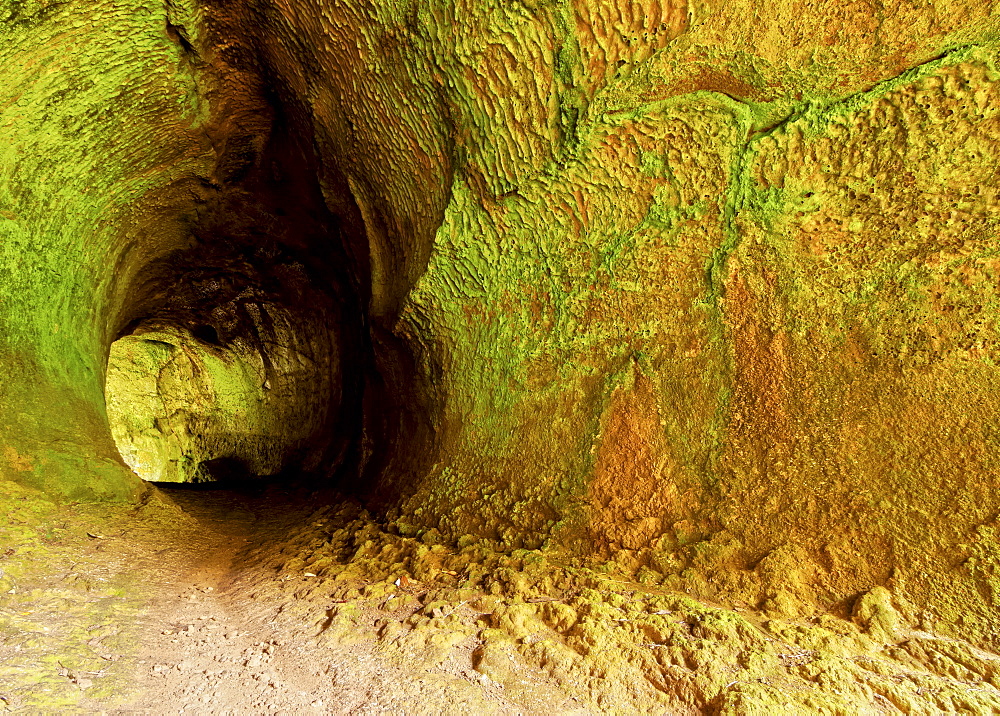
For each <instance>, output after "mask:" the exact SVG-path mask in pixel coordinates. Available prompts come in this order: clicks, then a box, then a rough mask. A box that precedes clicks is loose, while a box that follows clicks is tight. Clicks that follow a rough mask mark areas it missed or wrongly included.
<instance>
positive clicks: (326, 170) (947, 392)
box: [0, 0, 1000, 645]
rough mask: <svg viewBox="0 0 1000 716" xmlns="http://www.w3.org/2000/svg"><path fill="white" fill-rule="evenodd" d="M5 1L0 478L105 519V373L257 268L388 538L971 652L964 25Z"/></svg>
mask: <svg viewBox="0 0 1000 716" xmlns="http://www.w3.org/2000/svg"><path fill="white" fill-rule="evenodd" d="M11 7H13V8H14V9H13V10H12V11H11V14H10V17H9V18H8V19H6V20H5V21H4V24H3V33H4V38H5V43H4V45H3V49H2V50H0V66H2V67H4V68H5V69H4V70H3V76H4V78H5V82H4V84H3V86H2V89H0V92H2V94H0V131H2V135H0V136H2V137H3V138H4V139H6V138H7V137H10V140H11V141H9V142H4V144H3V145H2V146H0V177H2V181H0V192H3V194H0V211H2V212H3V213H2V214H0V216H2V217H3V218H2V221H3V222H4V223H3V224H2V227H3V228H2V230H3V231H5V232H6V233H5V234H4V238H3V241H2V246H0V272H2V273H0V282H2V283H0V285H2V286H3V295H4V299H3V301H4V303H3V304H2V309H0V311H2V312H0V320H2V324H3V331H2V334H0V356H2V359H3V361H4V364H5V365H9V366H11V370H10V371H9V375H10V377H5V378H4V379H3V382H2V383H0V391H2V393H0V401H2V402H0V424H2V425H3V429H4V438H3V442H4V459H5V461H6V462H5V467H4V471H5V474H8V475H9V476H12V477H15V478H19V479H22V480H26V481H29V482H32V483H34V484H38V485H42V486H45V487H47V488H48V489H50V490H52V491H55V492H62V493H68V494H71V495H82V494H89V493H98V494H104V495H123V494H126V493H127V492H128V491H129V490H130V489H132V488H133V487H134V481H130V480H129V476H128V473H127V472H126V471H125V470H124V468H123V467H122V466H121V464H120V461H118V460H116V459H115V458H114V457H113V448H112V444H111V439H110V432H109V429H108V425H107V420H106V416H105V412H104V404H103V400H102V394H101V389H102V384H103V373H104V370H103V366H104V358H105V356H106V355H107V352H108V349H109V346H110V345H111V343H112V341H113V340H114V339H115V338H117V337H119V336H120V335H122V334H124V333H128V332H130V331H131V330H133V329H134V328H135V327H136V325H137V324H136V322H137V321H139V322H140V324H141V321H143V320H146V319H149V318H156V319H157V320H159V321H161V322H164V323H167V324H173V325H175V326H179V327H182V328H185V329H186V330H192V329H193V328H195V327H197V326H198V325H202V324H204V323H206V322H207V323H209V324H210V325H213V326H214V325H215V324H214V323H212V321H210V320H209V318H211V310H212V307H213V306H215V305H217V304H220V303H224V302H225V300H229V299H228V298H227V296H228V294H225V292H223V293H219V291H218V289H217V288H212V285H214V284H212V285H210V282H208V283H205V282H202V283H198V284H197V286H198V288H197V290H192V291H191V292H189V293H186V292H185V291H187V290H188V289H185V288H184V287H185V286H188V287H190V286H191V285H193V284H192V283H191V276H192V271H193V270H194V269H193V268H192V267H202V268H204V267H205V266H208V269H209V272H210V273H211V271H215V272H217V273H218V274H219V275H221V276H225V275H228V274H230V273H231V272H232V267H233V265H234V262H238V261H241V260H247V261H251V259H252V262H254V264H253V265H254V266H256V267H257V268H256V269H254V272H251V273H252V275H250V274H247V275H248V276H250V278H249V279H247V280H248V281H249V283H250V284H254V283H259V282H261V281H265V278H266V281H273V283H274V288H273V290H272V291H271V293H269V295H273V296H276V297H277V298H276V299H275V300H276V301H277V302H278V303H279V305H280V306H281V307H282V310H285V311H288V312H289V315H291V316H293V318H291V319H289V320H290V324H289V325H296V326H297V327H296V329H295V330H296V331H299V334H298V337H297V338H295V339H294V340H297V341H300V342H301V343H302V344H308V345H320V346H326V345H329V346H330V347H329V348H328V349H327V348H324V349H323V353H322V355H324V356H326V358H324V359H323V360H324V362H323V364H322V365H321V366H320V367H319V368H318V371H319V374H320V375H323V376H326V377H324V378H323V380H324V381H326V383H327V384H329V385H330V386H331V388H330V391H329V394H327V395H326V398H327V402H326V407H325V408H324V409H325V410H327V411H328V413H329V414H328V416H327V417H324V418H321V419H319V420H318V422H317V423H316V425H317V427H316V429H315V430H314V431H312V433H311V438H310V439H312V440H316V441H317V442H316V443H315V444H316V445H317V446H318V447H317V451H318V453H317V454H318V455H319V457H317V458H315V459H311V460H312V461H311V462H310V459H306V458H301V459H302V460H303V461H304V464H306V466H307V467H315V468H316V469H317V470H318V471H320V472H323V471H324V470H325V471H326V472H327V473H329V472H332V471H333V470H334V469H335V468H336V466H337V465H341V466H342V468H343V469H342V471H341V473H340V477H341V479H342V480H343V482H344V484H346V485H347V486H349V487H350V488H352V489H355V490H360V491H364V492H366V494H367V495H368V496H369V497H371V498H372V504H373V505H378V506H380V507H381V508H384V509H386V510H388V513H389V515H390V517H391V518H393V519H394V520H395V522H394V524H396V525H397V527H398V529H399V531H401V532H403V533H404V536H410V537H412V536H419V535H422V534H425V533H426V532H427V531H428V530H437V532H438V533H440V534H441V535H443V538H444V539H446V540H451V541H457V540H459V539H460V538H463V537H464V536H465V535H473V536H474V537H476V538H485V539H489V540H494V543H495V544H496V547H497V548H498V549H501V550H510V549H516V548H536V547H540V546H543V545H544V546H548V547H551V548H553V549H561V550H563V551H564V552H567V553H570V554H591V553H595V552H596V553H598V554H601V555H602V556H604V557H606V558H613V559H615V560H616V561H617V562H618V563H619V564H621V565H623V567H624V568H627V569H629V570H631V571H633V572H636V573H637V572H639V571H640V570H646V572H648V573H649V574H651V575H654V577H651V578H655V579H656V580H659V581H661V582H662V583H663V584H665V585H667V586H669V587H673V588H686V589H691V590H692V591H693V592H694V593H697V594H699V595H701V596H702V597H706V598H720V599H721V598H723V597H724V598H726V599H737V598H738V599H742V600H746V601H747V602H748V603H750V604H754V605H758V606H760V607H761V608H764V609H766V610H768V611H769V612H772V613H775V614H780V615H785V616H794V615H799V614H805V615H808V614H812V613H814V612H817V611H833V612H834V613H839V614H841V615H843V616H847V615H849V614H850V613H851V612H852V609H853V608H854V602H855V601H856V600H857V598H858V597H859V595H861V594H865V593H871V590H872V589H873V588H875V587H884V588H886V589H888V590H889V591H890V593H891V594H892V595H894V598H896V599H898V600H902V601H906V602H907V603H908V604H911V605H912V607H913V610H914V614H916V615H922V616H921V617H920V618H923V619H925V620H926V623H927V624H936V625H938V626H936V627H935V628H937V629H940V630H941V631H943V632H945V633H951V634H956V635H962V636H964V637H966V638H970V639H972V640H974V641H976V642H978V643H979V644H994V642H995V639H996V637H995V634H997V633H1000V631H998V630H997V629H996V628H995V627H994V624H995V613H996V607H997V604H996V599H997V596H996V588H997V586H996V578H995V575H994V572H995V569H996V567H997V560H998V559H1000V551H998V550H1000V546H998V544H997V542H996V539H995V527H996V524H995V520H996V515H997V514H998V512H1000V504H998V501H997V499H996V496H995V490H994V489H993V488H994V482H995V476H996V471H997V457H998V453H997V448H996V445H995V434H996V426H997V419H998V417H1000V416H998V415H997V410H998V404H997V401H996V398H995V394H996V391H995V385H996V380H997V376H996V373H995V371H996V369H995V361H996V358H995V355H994V353H995V350H994V344H995V342H996V335H997V334H996V322H995V319H994V312H995V308H996V306H995V305H994V303H995V298H996V297H995V288H994V281H993V278H994V273H995V270H996V267H995V266H994V264H995V257H994V256H993V254H994V253H995V249H994V244H995V242H996V217H995V213H996V193H997V190H998V180H997V176H996V172H995V164H996V160H997V149H998V147H997V140H996V137H997V136H998V135H997V132H996V122H997V117H996V111H995V108H996V106H997V102H996V97H995V94H996V91H997V90H996V87H997V80H998V76H997V69H996V52H997V46H996V45H995V39H996V37H997V34H996V30H997V27H996V19H995V17H994V11H993V4H992V3H983V2H971V1H970V2H935V3H920V4H904V3H850V2H834V3H821V4H820V3H817V4H812V3H804V2H783V3H770V4H764V3H756V2H754V3H751V2H735V3H734V2H727V3H722V2H718V3H715V2H705V3H696V2H691V3H685V2H676V3H669V2H668V3H663V2H647V3H618V2H610V0H602V1H601V2H584V1H583V0H580V1H578V2H575V1H574V2H570V1H566V2H558V3H556V2H527V1H526V2H520V3H506V2H505V3H499V2H497V3H494V2H486V1H482V0H477V1H476V2H472V1H471V0H467V1H466V0H461V1H456V2H453V3H447V4H445V3H438V2H432V1H427V2H417V1H416V0H414V1H413V2H409V3H405V2H403V3H394V4H385V5H382V4H380V5H377V6H373V5H368V4H364V3H360V2H354V1H353V0H352V1H347V2H338V3H333V2H322V3H314V2H304V1H301V2H294V1H293V0H258V1H257V2H251V3H231V2H222V1H218V2H208V1H206V2H205V3H204V4H203V5H199V6H196V5H195V4H194V2H193V0H191V2H190V4H185V3H179V2H169V3H167V6H166V8H163V7H161V6H156V9H155V10H154V9H153V6H148V5H147V4H145V3H140V2H135V1H132V2H115V3H111V2H97V3H96V4H95V3H87V4H86V5H84V4H81V3H77V2H71V3H64V4H59V5H56V4H52V5H45V4H43V3H19V4H17V5H15V6H11ZM122 38H128V41H127V42H123V41H122ZM7 68H12V69H7ZM275 257H277V259H276V258H275ZM272 264H277V265H286V266H290V265H295V266H297V267H299V268H297V269H296V270H295V271H292V272H291V273H288V272H285V273H282V272H280V271H279V272H274V273H272V272H271V269H269V268H266V267H268V266H270V265H272ZM261 267H264V268H261ZM262 277H265V278H262ZM296 277H298V278H296ZM199 280H200V279H199ZM266 281H265V283H266ZM293 289H294V290H293ZM174 295H180V296H181V297H182V298H183V297H187V298H184V300H180V301H179V302H178V301H174V300H173V299H172V296H174ZM172 301H173V302H172ZM307 306H308V307H311V306H318V307H319V308H318V309H317V311H319V314H320V315H321V316H322V320H318V319H316V317H315V316H316V315H317V314H316V313H311V312H310V311H307V310H305V308H304V307H307ZM310 310H311V309H310ZM317 325H322V326H327V327H330V326H332V328H328V330H330V331H331V332H332V337H329V338H327V337H323V336H320V337H319V338H318V339H316V340H318V344H317V343H316V342H315V341H314V339H313V334H314V328H315V326H317ZM248 326H249V324H247V323H245V322H244V323H241V324H238V325H235V327H234V328H233V330H231V331H227V330H221V331H218V335H219V337H220V340H221V342H222V344H224V345H226V346H239V345H240V341H246V340H248V338H247V336H250V335H251V333H252V332H249V330H250V329H249V327H248ZM285 345H290V344H287V343H286V344H285ZM260 355H266V351H265V352H264V353H261V354H260ZM262 360H263V359H262ZM340 386H343V388H342V389H341V387H340ZM303 400H305V398H303ZM54 414H55V415H58V416H59V418H58V419H54V418H53V415H54ZM303 434H304V433H303ZM296 435H297V434H296ZM286 437H289V436H286ZM290 437H294V438H295V439H296V440H297V439H298V437H296V436H290ZM324 441H325V442H324ZM878 603H880V602H879V600H878V599H874V598H873V601H872V603H871V604H868V605H867V606H864V605H863V608H862V612H863V613H864V614H874V613H876V612H877V609H878V606H877V605H878ZM872 610H875V611H872ZM915 618H916V617H915ZM994 645H995V644H994Z"/></svg>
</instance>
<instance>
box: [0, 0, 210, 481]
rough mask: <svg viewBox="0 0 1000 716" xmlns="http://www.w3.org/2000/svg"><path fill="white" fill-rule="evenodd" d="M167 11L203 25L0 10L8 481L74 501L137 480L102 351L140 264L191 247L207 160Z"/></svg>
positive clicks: (23, 8) (15, 7)
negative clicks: (111, 423) (186, 229)
mask: <svg viewBox="0 0 1000 716" xmlns="http://www.w3.org/2000/svg"><path fill="white" fill-rule="evenodd" d="M190 10H191V8H190V7H188V8H187V11H188V14H190V12H189V11H190ZM168 12H169V13H170V14H171V19H172V22H173V23H174V24H176V25H184V24H185V23H187V25H189V26H190V27H191V30H192V32H194V31H196V30H197V25H196V24H195V23H194V22H192V21H191V20H192V19H193V18H191V17H187V18H185V9H184V7H183V3H167V4H166V5H164V4H163V3H149V2H144V1H139V0H132V1H126V2H103V1H98V2H87V3H75V2H74V3H51V2H35V1H29V2H6V3H4V4H2V5H0V67H2V68H3V69H2V70H0V287H2V288H0V293H2V304H0V362H2V364H3V366H4V368H3V373H2V378H0V436H2V437H0V440H2V443H3V450H4V452H3V455H2V456H0V474H2V475H3V476H4V477H13V478H16V479H21V480H24V481H26V482H30V483H32V484H34V485H38V486H42V487H45V488H46V489H48V490H50V491H52V492H54V493H62V494H65V495H67V496H72V497H85V496H94V495H96V496H101V497H120V496H123V495H126V494H130V493H131V492H133V491H134V490H135V489H136V483H137V480H136V478H135V477H134V476H133V475H131V473H129V471H128V470H126V469H125V468H124V466H123V465H122V463H121V460H120V459H119V458H118V456H117V454H116V453H115V450H114V446H113V444H112V443H111V439H110V434H109V433H108V429H107V420H106V417H105V413H104V398H103V380H104V362H105V359H106V355H107V348H108V346H109V344H110V341H111V338H112V337H113V336H112V332H113V331H114V330H117V329H118V328H119V326H118V325H116V322H117V321H118V320H119V318H120V315H121V309H122V304H123V302H127V301H129V298H130V297H129V295H128V288H129V285H130V280H131V278H132V275H133V274H134V272H135V271H136V270H137V269H138V268H140V267H141V266H142V265H143V264H144V263H145V262H148V261H149V260H150V259H152V258H154V257H156V256H158V255H160V254H162V253H164V252H165V251H167V250H169V249H171V248H173V247H176V246H177V245H179V244H182V243H183V242H184V241H185V240H186V239H185V236H184V233H183V230H182V228H181V225H182V224H183V221H184V217H183V216H178V211H177V208H176V207H177V206H178V205H179V204H180V197H181V196H182V195H184V194H185V193H186V194H187V195H188V196H187V197H185V200H186V201H188V202H189V197H190V192H191V188H190V187H189V188H188V189H187V190H186V191H185V189H184V188H183V184H184V183H185V182H186V181H192V180H193V179H194V178H195V177H197V176H199V175H200V174H204V173H205V172H206V169H207V166H208V165H207V163H206V157H207V156H208V155H209V149H210V148H209V147H208V146H207V142H206V140H205V138H204V136H203V135H201V134H200V133H199V124H200V123H201V122H203V121H204V119H205V116H206V115H205V103H204V101H203V98H202V97H201V95H200V93H199V90H198V88H197V86H196V83H195V79H194V71H193V69H192V66H191V63H190V58H188V57H186V56H185V54H184V53H183V51H182V48H181V46H180V45H179V44H178V43H177V42H175V41H174V40H172V39H171V37H169V36H168V32H167V22H168ZM192 183H194V182H193V181H192Z"/></svg>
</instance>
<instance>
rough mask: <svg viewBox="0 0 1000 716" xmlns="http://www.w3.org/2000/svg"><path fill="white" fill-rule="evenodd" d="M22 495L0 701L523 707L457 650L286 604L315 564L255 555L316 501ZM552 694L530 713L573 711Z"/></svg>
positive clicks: (178, 706)
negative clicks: (433, 653)
mask: <svg viewBox="0 0 1000 716" xmlns="http://www.w3.org/2000/svg"><path fill="white" fill-rule="evenodd" d="M25 496H26V498H27V499H25V503H27V504H28V505H29V507H28V511H30V512H31V514H26V515H24V516H26V517H28V518H29V519H28V520H23V522H25V523H29V522H31V521H33V520H32V519H31V518H34V520H37V518H38V517H40V516H41V515H40V514H39V512H42V513H45V512H48V513H49V514H47V515H45V517H46V518H47V519H43V520H42V525H41V526H40V527H39V526H38V525H35V527H36V528H37V529H24V530H21V531H20V532H19V535H20V539H19V540H18V539H10V540H8V539H0V545H2V544H4V543H5V542H9V543H10V544H11V545H12V546H11V547H7V548H6V550H0V555H3V553H4V551H6V552H7V554H6V555H3V556H4V558H5V559H4V561H5V562H6V563H7V566H8V569H7V570H6V572H5V574H6V575H7V582H5V583H4V585H5V586H6V585H7V584H10V585H13V586H10V587H9V588H7V589H5V590H4V591H5V592H7V594H6V595H5V596H6V599H5V600H3V601H0V605H2V606H3V607H5V608H2V609H0V639H2V642H0V711H5V710H8V711H13V712H21V711H24V712H30V713H34V712H38V711H49V710H55V709H58V710H59V711H61V712H72V711H78V712H84V713H111V714H119V713H120V714H132V713H151V714H159V713H231V714H236V713H273V714H280V713H286V714H308V713H385V712H390V713H414V712H425V713H432V712H442V711H445V712H446V711H451V712H454V713H459V712H463V713H464V712H467V711H468V710H469V709H470V708H477V709H480V710H482V709H484V708H485V710H486V711H487V712H495V713H522V712H524V708H523V707H519V706H517V705H516V704H512V703H510V702H509V701H508V700H507V699H505V698H504V696H503V693H502V689H501V688H499V687H498V685H496V684H492V683H490V682H489V680H488V679H484V678H483V677H482V675H481V674H479V673H478V672H475V671H474V670H472V668H471V664H469V663H466V664H462V663H460V662H459V661H458V660H449V662H448V663H437V664H428V663H420V662H419V661H418V662H412V661H406V660H402V659H399V658H392V656H390V655H386V654H380V653H378V650H377V649H376V648H375V647H376V642H377V640H376V639H371V638H368V637H371V636H374V634H366V633H365V630H364V629H358V633H357V634H356V637H357V638H339V639H335V640H331V639H321V637H322V636H323V632H324V631H326V630H327V629H328V628H329V625H330V622H331V619H330V617H329V616H328V611H329V610H328V609H323V608H322V606H327V607H329V606H333V604H334V603H335V602H342V601H343V600H337V599H333V598H330V599H328V600H326V601H329V602H330V603H329V604H323V602H324V600H319V602H320V604H321V606H320V607H317V606H316V600H315V599H313V600H310V602H309V604H308V606H307V607H306V608H305V609H296V608H295V607H296V606H297V605H296V604H295V602H297V601H298V597H297V596H296V595H295V594H294V592H291V591H289V589H287V588H288V587H293V586H295V585H294V584H290V582H293V581H295V582H298V581H310V580H311V581H315V580H316V579H317V578H316V577H312V576H305V575H306V574H310V573H307V572H304V571H303V573H302V574H301V575H296V576H295V577H292V576H290V575H289V574H287V573H282V572H281V571H280V570H274V569H272V568H271V565H270V564H265V563H263V562H262V561H261V560H260V557H261V555H262V554H268V555H271V554H272V551H273V552H275V553H278V554H280V552H281V545H282V544H283V538H284V537H285V536H287V534H288V533H289V531H290V530H294V529H295V528H296V527H301V525H300V523H301V522H302V521H303V520H306V519H308V518H309V516H310V514H311V513H312V512H314V511H315V509H316V505H315V503H312V502H311V501H309V500H308V499H307V498H308V495H306V494H292V493H290V492H286V491H283V490H280V489H268V490H263V489H258V490H253V489H251V490H242V491H232V490H193V489H170V490H163V491H159V493H158V494H154V495H153V497H152V499H151V500H150V501H148V502H147V503H146V504H144V505H143V506H142V507H140V508H139V509H137V510H128V509H115V508H110V507H99V506H82V505H75V506H69V507H54V506H50V505H48V503H34V502H32V501H31V499H30V497H29V496H27V494H26V495H25ZM19 521H20V520H18V519H17V516H16V515H12V519H11V522H12V524H16V523H17V522H19ZM22 526H23V527H27V524H24V525H22ZM31 532H34V534H29V533H31ZM0 536H3V537H6V535H2V533H0ZM15 543H16V545H17V546H13V545H14V544H15ZM251 550H252V551H254V555H253V556H252V557H248V552H249V551H251ZM0 564H3V562H0ZM15 565H16V567H15ZM17 567H20V568H21V569H17ZM15 571H17V572H19V576H18V578H17V579H16V580H14V579H11V578H10V575H11V573H12V572H15ZM362 581H363V580H362ZM269 586H272V587H273V586H277V587H285V589H281V588H276V589H268V587H269ZM361 586H364V585H363V584H362V585H361ZM359 596H360V595H359ZM4 602H6V603H4ZM368 626H369V627H371V626H374V621H373V623H372V624H368ZM367 631H369V632H370V631H371V629H368V630H367ZM464 656H465V661H467V662H468V661H469V654H468V653H466V654H464ZM554 696H555V698H554V699H551V698H546V695H545V694H544V693H542V695H541V698H540V699H536V700H537V701H538V703H537V704H536V707H537V711H538V712H544V711H546V710H548V708H547V707H553V708H556V709H557V710H562V711H567V710H569V711H572V710H574V709H573V708H572V704H571V703H565V702H566V701H568V700H569V699H568V698H567V697H566V696H565V695H564V694H558V693H556V694H554Z"/></svg>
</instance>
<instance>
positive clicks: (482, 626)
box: [0, 483, 1000, 716]
mask: <svg viewBox="0 0 1000 716" xmlns="http://www.w3.org/2000/svg"><path fill="white" fill-rule="evenodd" d="M0 507H2V508H3V511H4V512H5V513H6V520H5V521H2V522H0V712H14V713H31V714H36V713H43V714H48V713H106V714H173V713H199V714H386V713H388V714H439V713H444V714H467V713H483V714H492V713H497V714H554V713H559V714H564V713H565V714H585V713H662V714H692V715H693V714H700V713H712V714H719V715H720V716H723V715H734V716H735V715H737V714H745V713H760V714H771V713H782V714H784V713H840V714H854V713H859V714H868V713H871V714H884V713H928V714H930V713H958V712H962V713H984V714H985V713H997V712H1000V656H998V655H996V654H991V653H987V652H984V651H982V650H981V649H979V648H976V647H975V646H973V645H971V644H967V643H965V642H961V641H957V640H955V639H948V638H945V637H943V636H940V635H936V634H934V633H930V632H928V631H926V630H924V629H922V628H919V627H918V626H916V625H912V624H909V623H907V621H906V619H905V615H904V614H901V613H899V612H897V611H896V610H895V608H894V607H893V603H892V599H891V595H890V594H889V592H888V591H886V590H884V589H883V590H881V591H879V590H873V591H872V593H871V594H869V595H867V596H866V597H865V598H864V599H863V600H861V601H862V603H863V605H867V606H865V607H864V608H863V609H861V610H859V612H858V614H857V615H855V616H854V617H852V618H851V619H843V618H838V617H834V616H832V615H824V614H818V615H812V616H807V617H804V618H785V619H776V618H773V617H768V616H766V615H764V614H761V613H758V612H755V611H754V610H747V609H745V608H741V607H731V606H730V607H727V606H725V605H720V604H712V603H710V602H708V601H706V600H697V599H693V598H691V597H690V596H688V595H686V594H677V593H676V592H672V591H671V590H669V589H666V588H664V587H662V586H657V585H655V584H654V585H650V584H644V583H639V582H636V581H634V580H632V581H630V580H629V579H628V577H627V576H622V575H620V574H617V573H615V572H613V571H607V570H604V569H602V568H600V565H596V566H595V567H577V566H561V565H560V563H559V562H558V561H552V559H550V558H549V557H546V556H545V555H544V554H543V553H536V552H527V551H525V552H523V553H522V554H504V553H500V552H496V551H493V550H491V549H490V547H489V545H488V544H479V543H473V544H468V545H466V546H465V547H457V546H455V545H446V544H441V543H439V541H437V540H436V539H433V538H431V536H425V537H424V538H414V537H406V536H402V535H400V534H397V533H396V532H394V531H393V530H392V528H391V525H383V524H380V523H379V522H378V521H377V520H375V519H373V518H372V516H370V515H367V513H365V512H364V511H363V510H362V509H361V508H360V506H358V505H356V504H353V503H349V502H345V501H343V500H341V501H340V502H339V503H338V498H337V497H336V496H332V495H322V496H321V495H317V494H312V493H309V492H307V491H304V490H303V491H296V490H292V489H288V488H279V487H277V486H271V487H266V488H265V487H264V486H258V487H257V488H254V489H249V490H244V491H241V492H233V491H225V490H195V489H174V490H170V491H165V492H160V493H154V494H153V496H152V497H151V499H149V500H148V501H147V502H146V503H145V504H143V505H141V506H138V507H110V506H99V505H63V506H55V505H52V504H50V503H47V502H45V501H43V500H39V499H38V496H37V495H36V494H33V493H31V492H30V491H28V490H26V489H24V488H17V487H14V486H11V485H10V484H9V483H0Z"/></svg>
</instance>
